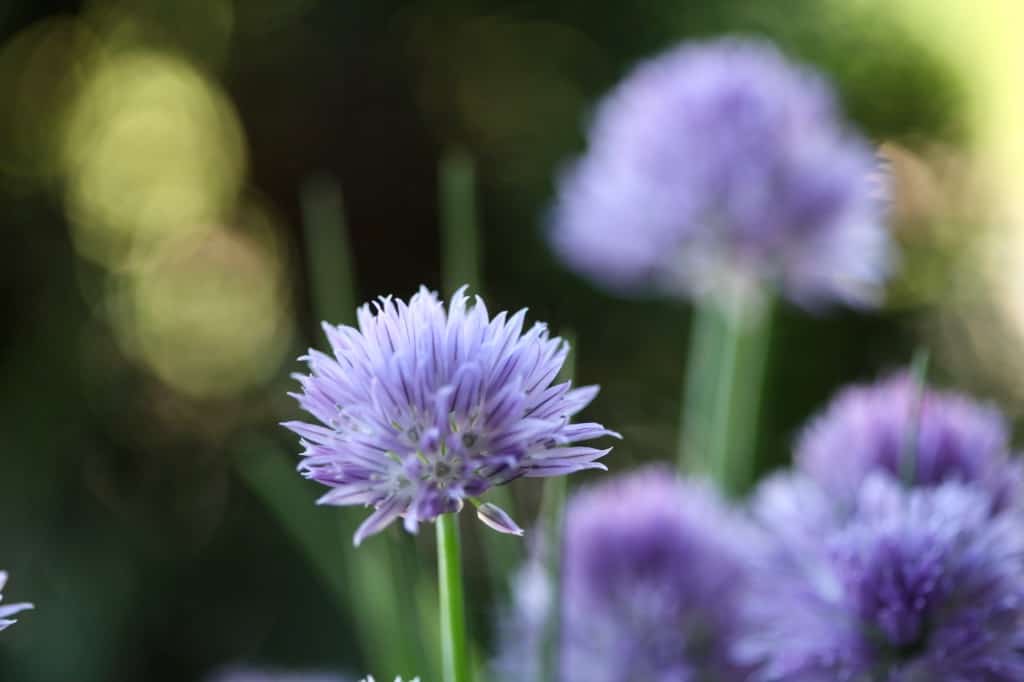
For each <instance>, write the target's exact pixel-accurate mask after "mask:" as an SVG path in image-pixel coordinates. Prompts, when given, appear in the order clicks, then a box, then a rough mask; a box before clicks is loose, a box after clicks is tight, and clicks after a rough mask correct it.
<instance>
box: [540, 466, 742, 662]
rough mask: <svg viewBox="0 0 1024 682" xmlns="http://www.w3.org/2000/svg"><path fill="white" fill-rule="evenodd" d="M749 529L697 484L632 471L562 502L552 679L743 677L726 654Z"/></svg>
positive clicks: (653, 471)
mask: <svg viewBox="0 0 1024 682" xmlns="http://www.w3.org/2000/svg"><path fill="white" fill-rule="evenodd" d="M755 544H756V543H755V538H754V536H753V535H752V532H751V530H750V529H749V528H748V527H746V526H745V525H744V522H743V521H742V520H741V519H740V518H738V517H737V516H736V515H734V514H732V513H731V512H730V511H729V510H728V509H727V508H726V506H725V504H724V503H723V502H722V500H721V499H720V498H719V497H718V496H717V495H716V494H715V492H714V491H713V490H712V489H711V488H710V487H709V486H705V485H703V484H699V483H696V482H686V481H681V480H679V479H678V478H677V477H676V476H675V475H674V474H672V473H671V472H669V471H667V470H663V469H649V470H642V471H640V472H637V473H633V474H630V475H627V476H624V477H620V478H618V479H615V480H612V481H610V482H608V483H605V484H603V485H599V486H596V487H594V488H591V489H589V490H585V491H583V492H581V493H579V494H577V495H575V496H574V497H573V498H572V499H571V500H570V502H569V504H568V506H567V507H566V517H565V546H564V550H563V562H564V563H563V570H562V581H563V582H562V585H561V589H562V593H561V596H560V600H561V601H560V603H561V612H562V619H561V634H560V638H561V677H560V678H559V680H560V681H561V682H632V681H633V680H652V681H658V682H662V681H664V682H668V681H669V680H672V681H675V680H681V681H684V682H690V681H694V682H696V681H699V680H716V681H720V682H729V681H731V680H736V681H737V682H738V681H740V680H744V679H746V678H745V676H746V674H747V672H748V671H747V670H746V669H745V668H744V667H743V666H741V665H737V664H736V663H735V662H734V661H733V660H732V658H731V653H730V647H731V643H732V641H733V639H734V637H735V636H736V633H737V630H736V628H737V626H738V624H739V619H738V609H739V605H740V599H739V597H740V595H741V594H742V588H743V585H744V584H745V583H746V581H747V577H748V576H747V555H748V553H749V552H750V551H751V550H752V548H753V547H754V546H755Z"/></svg>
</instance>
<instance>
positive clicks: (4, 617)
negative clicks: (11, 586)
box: [0, 571, 35, 630]
mask: <svg viewBox="0 0 1024 682" xmlns="http://www.w3.org/2000/svg"><path fill="white" fill-rule="evenodd" d="M6 584H7V571H0V593H2V592H3V589H4V586H5V585H6ZM2 599H3V594H0V600H2ZM33 608H35V607H34V606H33V605H32V604H29V603H27V602H22V603H20V604H4V605H0V630H6V629H7V628H9V627H11V626H12V625H14V624H15V623H17V622H18V620H17V619H16V618H11V616H13V615H15V614H17V613H21V612H22V611H27V610H29V609H33Z"/></svg>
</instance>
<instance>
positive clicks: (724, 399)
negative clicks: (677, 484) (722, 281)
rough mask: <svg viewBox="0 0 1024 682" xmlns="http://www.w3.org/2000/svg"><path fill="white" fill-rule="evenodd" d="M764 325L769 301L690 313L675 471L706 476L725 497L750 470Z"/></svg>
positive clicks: (704, 305)
mask: <svg viewBox="0 0 1024 682" xmlns="http://www.w3.org/2000/svg"><path fill="white" fill-rule="evenodd" d="M770 320H771V302H770V301H763V302H761V303H760V304H759V305H757V306H756V307H753V308H752V307H748V308H743V307H742V306H740V305H728V302H727V303H726V305H722V304H721V302H718V301H703V302H701V303H700V304H698V305H697V307H696V308H695V310H694V317H693V322H692V327H691V341H690V351H689V357H688V360H687V373H686V382H685V385H684V394H683V413H682V416H681V420H680V422H681V424H682V428H681V429H680V439H679V453H678V455H679V467H680V469H682V470H690V471H693V470H696V471H703V472H704V473H706V474H709V475H710V476H711V477H712V478H713V479H714V480H715V481H716V482H717V483H718V484H719V485H720V486H721V487H722V489H723V490H724V491H726V492H727V493H730V494H736V493H739V492H742V491H743V490H744V489H745V488H746V487H747V486H748V485H749V483H750V479H751V477H752V473H753V469H754V452H755V445H756V433H757V423H758V415H759V412H760V405H761V393H762V387H763V384H764V370H765V361H766V357H767V351H768V345H769V330H770V324H769V322H770Z"/></svg>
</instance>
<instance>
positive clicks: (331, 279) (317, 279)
mask: <svg viewBox="0 0 1024 682" xmlns="http://www.w3.org/2000/svg"><path fill="white" fill-rule="evenodd" d="M301 200H302V227H303V231H304V234H305V237H306V263H307V265H308V267H309V284H310V296H311V298H312V299H313V312H314V314H315V315H316V317H317V318H318V319H319V320H327V321H328V322H330V323H331V324H351V323H352V322H354V321H355V310H356V297H355V285H354V282H353V280H354V277H353V268H352V254H351V249H350V248H349V243H348V231H347V230H346V229H345V211H344V205H343V203H342V197H341V189H340V188H339V187H338V184H337V182H336V181H335V180H334V179H332V178H330V177H329V176H326V175H318V176H314V177H312V178H310V179H309V180H308V181H306V182H305V183H304V184H303V186H302V195H301Z"/></svg>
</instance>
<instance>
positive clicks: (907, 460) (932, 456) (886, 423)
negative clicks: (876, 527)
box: [796, 373, 1022, 510]
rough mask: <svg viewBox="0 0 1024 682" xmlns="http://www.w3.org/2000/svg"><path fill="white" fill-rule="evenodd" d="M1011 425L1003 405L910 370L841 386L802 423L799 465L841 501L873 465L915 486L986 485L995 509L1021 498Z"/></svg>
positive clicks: (853, 494)
mask: <svg viewBox="0 0 1024 682" xmlns="http://www.w3.org/2000/svg"><path fill="white" fill-rule="evenodd" d="M1009 440H1010V433H1009V426H1008V424H1007V422H1006V420H1005V418H1004V417H1003V415H1002V414H1001V413H1000V411H999V410H998V408H996V407H995V406H992V405H986V404H983V403H979V402H976V401H974V400H971V399H970V398H969V397H967V396H965V395H962V394H959V393H953V392H944V391H938V390H934V389H927V388H925V389H924V390H923V391H922V388H921V386H920V385H919V384H918V382H917V381H916V380H915V379H914V378H913V377H912V376H910V375H909V374H907V373H900V374H896V375H893V376H891V377H889V378H886V379H883V380H881V381H878V382H877V383H874V384H870V385H857V386H852V387H849V388H846V389H844V390H843V391H842V392H840V393H839V395H838V396H837V397H836V398H835V399H834V400H833V401H832V403H831V404H830V405H829V406H828V407H827V408H826V409H825V410H824V412H823V413H822V414H820V415H819V416H817V417H815V418H814V419H813V420H812V421H811V422H810V424H809V425H808V426H807V427H806V428H805V429H804V431H803V433H802V434H801V436H800V437H799V439H798V442H797V447H796V461H797V466H798V468H799V469H800V470H801V471H802V472H804V473H805V474H807V475H808V476H809V477H810V478H812V479H813V480H814V481H816V482H817V483H818V484H819V485H821V486H822V487H823V488H824V489H825V491H826V492H827V493H828V495H829V496H830V497H831V498H833V499H834V500H836V501H838V502H840V503H849V502H852V500H853V498H855V497H856V495H857V494H858V490H859V488H860V485H861V483H862V482H863V481H864V479H865V478H866V477H868V475H869V474H871V473H873V472H878V473H882V474H884V475H887V476H889V477H891V478H893V479H897V480H901V481H903V482H904V483H907V484H911V485H914V486H921V487H927V486H935V485H939V484H941V483H943V482H946V481H960V482H964V483H970V484H973V485H977V486H979V487H980V488H981V489H983V490H985V491H987V492H988V494H989V496H990V498H991V500H992V506H993V509H994V510H999V509H1002V508H1004V507H1006V506H1008V505H1010V504H1017V503H1019V502H1020V500H1021V493H1022V473H1021V467H1020V465H1019V463H1018V462H1017V461H1015V460H1014V459H1011V452H1010V445H1009Z"/></svg>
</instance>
